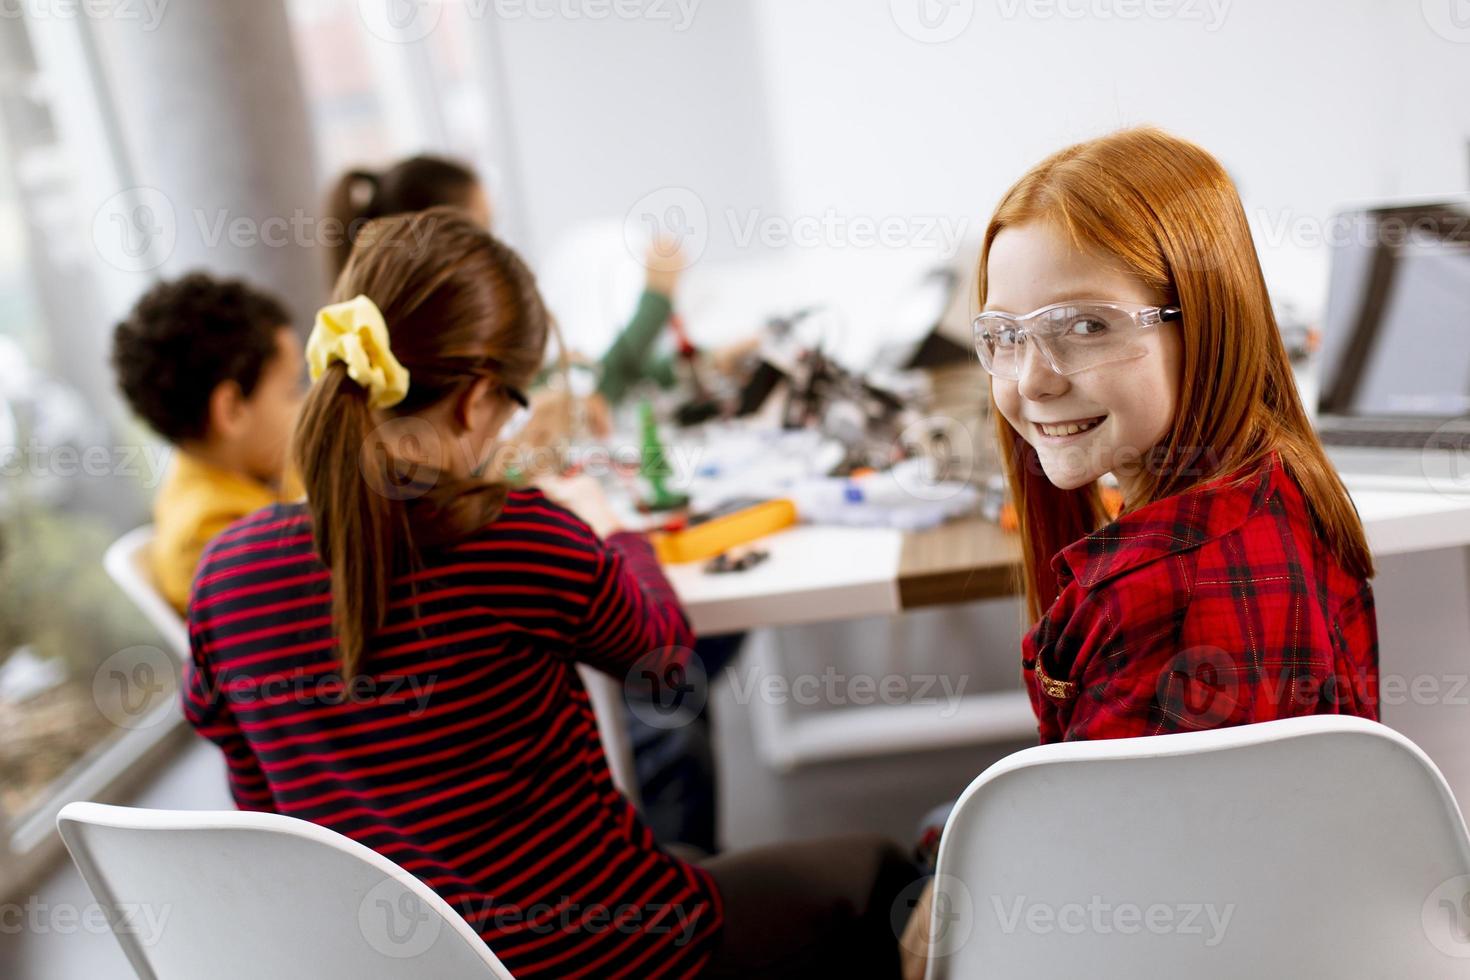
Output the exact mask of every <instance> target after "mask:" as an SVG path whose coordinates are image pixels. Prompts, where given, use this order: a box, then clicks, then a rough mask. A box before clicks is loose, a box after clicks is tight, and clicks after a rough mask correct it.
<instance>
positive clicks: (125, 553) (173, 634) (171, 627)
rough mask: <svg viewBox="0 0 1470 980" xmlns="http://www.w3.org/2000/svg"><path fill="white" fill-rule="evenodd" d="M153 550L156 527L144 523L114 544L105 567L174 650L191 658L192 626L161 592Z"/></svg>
mask: <svg viewBox="0 0 1470 980" xmlns="http://www.w3.org/2000/svg"><path fill="white" fill-rule="evenodd" d="M152 547H153V525H152V524H144V525H143V526H142V527H136V528H133V530H131V531H129V532H128V533H127V534H124V535H123V536H122V537H120V538H118V539H117V540H116V541H114V542H113V543H112V544H111V546H109V547H108V549H107V552H106V553H105V554H104V555H103V556H102V566H103V567H104V568H105V569H107V574H108V576H110V577H111V578H112V580H113V581H114V582H116V583H117V585H118V588H120V589H122V590H123V594H124V595H126V596H127V597H128V598H129V599H131V600H132V602H133V605H135V606H137V607H138V610H139V611H140V612H141V613H142V614H143V615H144V617H146V618H147V620H148V622H149V623H151V624H152V625H153V628H154V629H156V630H158V632H159V633H160V634H162V636H163V639H164V641H165V642H166V643H168V645H169V646H170V647H171V648H173V651H174V653H176V654H178V655H179V657H180V658H182V659H185V660H187V659H188V657H189V627H188V625H187V624H186V623H185V622H184V619H183V617H182V616H180V615H179V614H178V613H177V612H175V611H174V607H173V606H171V605H169V602H168V600H167V599H165V598H164V597H163V593H161V592H159V591H158V582H157V580H156V579H155V578H154V577H153V565H152V560H151V557H150V555H149V551H150V549H151V548H152Z"/></svg>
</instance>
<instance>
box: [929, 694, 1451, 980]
mask: <svg viewBox="0 0 1470 980" xmlns="http://www.w3.org/2000/svg"><path fill="white" fill-rule="evenodd" d="M935 883H936V891H935V895H936V897H935V903H934V909H933V914H932V915H931V919H930V925H931V934H932V935H934V936H935V937H936V939H937V947H936V949H935V955H934V956H933V957H932V958H931V960H930V964H929V969H928V973H927V977H928V978H929V980H941V978H951V977H954V978H970V977H980V976H983V977H986V978H1000V980H1005V978H1013V977H1014V978H1021V977H1025V978H1028V980H1029V978H1035V977H1071V976H1086V977H1130V978H1136V977H1189V978H1191V980H1216V978H1218V980H1226V978H1229V980H1239V978H1241V977H1364V978H1368V977H1374V978H1377V977H1395V978H1397V977H1414V978H1416V980H1429V978H1437V977H1460V978H1463V977H1467V976H1470V959H1467V958H1466V957H1470V932H1467V927H1470V838H1467V836H1466V831H1465V822H1464V820H1463V818H1462V817H1461V814H1460V809H1459V807H1458V806H1457V805H1456V803H1455V799H1454V797H1453V795H1452V794H1451V793H1450V789H1449V787H1448V785H1447V784H1446V783H1445V781H1444V778H1443V776H1441V775H1440V773H1439V770H1438V769H1436V768H1435V766H1434V763H1433V762H1431V761H1430V760H1429V758H1428V757H1427V756H1426V755H1425V754H1424V753H1423V752H1422V751H1420V750H1419V749H1418V747H1417V746H1415V745H1414V744H1413V743H1412V742H1410V741H1409V740H1408V739H1406V738H1404V737H1403V736H1402V735H1399V734H1398V733H1396V732H1394V731H1393V730H1391V729H1389V728H1386V727H1384V726H1383V725H1379V724H1377V723H1375V722H1370V721H1365V720H1362V719H1358V718H1349V717H1337V716H1320V717H1312V718H1294V719H1288V720H1284V721H1277V722H1269V723H1264V724H1257V725H1247V726H1244V727H1239V728H1229V729H1222V730H1218V731H1209V732H1197V733H1188V734H1180V735H1163V736H1157V737H1151V738H1130V739H1116V740H1109V741H1096V742H1070V743H1063V744H1057V745H1047V746H1041V747H1038V748H1033V749H1026V750H1024V751H1021V752H1017V753H1015V754H1014V755H1011V756H1009V757H1007V758H1006V759H1003V760H1002V761H1000V762H998V763H996V764H995V765H993V766H991V767H990V768H989V769H987V770H986V771H985V772H984V773H983V774H982V775H981V776H980V777H979V778H978V779H976V780H975V781H974V782H973V783H971V784H970V786H969V788H968V789H966V790H965V792H964V794H963V795H962V796H961V797H960V799H959V802H958V803H957V804H956V806H955V809H954V812H953V813H952V814H951V816H950V818H949V821H948V823H947V824H946V825H945V831H944V837H943V840H942V842H941V844H940V850H939V865H938V875H937V876H936V878H935Z"/></svg>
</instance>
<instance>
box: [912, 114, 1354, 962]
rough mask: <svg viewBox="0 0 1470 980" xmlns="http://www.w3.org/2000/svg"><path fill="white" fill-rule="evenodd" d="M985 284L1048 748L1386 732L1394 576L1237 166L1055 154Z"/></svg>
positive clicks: (1034, 676)
mask: <svg viewBox="0 0 1470 980" xmlns="http://www.w3.org/2000/svg"><path fill="white" fill-rule="evenodd" d="M978 286H979V297H978V298H979V302H980V310H981V312H980V314H979V315H978V316H977V317H976V319H975V323H974V329H975V345H976V351H977V353H978V354H979V357H980V363H981V364H982V365H983V366H984V367H985V369H986V370H987V371H988V372H989V373H990V376H991V385H990V391H991V399H992V404H993V407H994V408H995V409H996V411H995V413H994V415H995V421H996V437H997V440H998V446H999V449H1000V454H1001V457H1002V459H1003V463H1004V466H1005V470H1006V478H1007V482H1008V484H1009V489H1010V493H1011V497H1012V500H1013V501H1014V503H1015V506H1016V510H1017V513H1018V515H1019V518H1020V532H1021V542H1022V547H1021V552H1022V558H1023V565H1024V569H1023V574H1024V584H1025V594H1026V603H1027V608H1028V612H1029V621H1030V623H1031V628H1030V630H1029V632H1027V634H1026V635H1025V637H1024V638H1023V640H1022V665H1023V670H1024V674H1025V681H1026V686H1027V688H1028V691H1029V693H1030V696H1031V702H1032V706H1033V708H1034V709H1035V712H1036V717H1037V724H1038V730H1039V733H1040V736H1041V741H1042V742H1055V741H1061V740H1064V739H1066V740H1073V739H1097V738H1122V737H1129V736H1138V735H1158V734H1163V733H1169V732H1179V731H1190V730H1197V729H1208V728H1218V727H1223V726H1229V725H1239V724H1245V723H1249V722H1258V721H1270V720H1273V719H1277V718H1284V717H1289V716H1293V715H1309V714H1333V713H1339V714H1351V715H1359V716H1362V717H1366V718H1376V717H1377V714H1378V707H1377V686H1378V635H1377V626H1376V622H1375V619H1374V612H1373V593H1372V590H1371V588H1370V587H1369V584H1368V579H1369V578H1370V577H1371V576H1372V574H1373V563H1372V559H1371V558H1370V556H1369V553H1368V547H1367V544H1366V542H1365V540H1364V537H1363V529H1362V525H1361V524H1360V523H1359V521H1358V517H1357V512H1356V511H1355V510H1354V508H1353V505H1352V502H1351V501H1350V499H1349V498H1348V495H1347V491H1346V490H1345V489H1344V487H1343V485H1342V483H1341V482H1340V481H1339V479H1338V477H1337V475H1336V473H1335V471H1334V470H1333V468H1332V467H1331V465H1330V464H1329V463H1328V462H1327V459H1326V457H1325V455H1324V453H1323V450H1322V446H1321V443H1320V442H1319V441H1318V439H1317V436H1316V434H1315V433H1314V432H1313V430H1312V427H1311V424H1310V422H1309V421H1308V418H1307V415H1306V412H1305V411H1304V410H1303V408H1302V404H1301V400H1300V398H1299V396H1298V394H1297V389H1296V386H1295V382H1294V380H1293V376H1292V372H1291V367H1290V364H1289V363H1288V360H1287V355H1286V350H1285V348H1284V345H1283V344H1282V340H1281V336H1280V334H1279V332H1278V330H1277V327H1276V322H1275V320H1274V318H1273V316H1272V313H1271V304H1270V300H1269V298H1268V296H1267V293H1266V286H1265V282H1264V280H1263V278H1262V275H1261V269H1260V264H1259V262H1258V260H1257V257H1256V253H1255V248H1254V246H1253V245H1252V242H1251V235H1250V230H1249V228H1248V227H1247V224H1246V218H1245V213H1244V211H1243V209H1242V207H1241V204H1240V199H1239V197H1238V196H1237V194H1236V191H1235V188H1234V186H1233V185H1232V184H1231V182H1230V179H1229V177H1228V176H1227V175H1226V173H1225V170H1224V169H1223V168H1222V167H1221V166H1220V164H1219V163H1218V162H1217V161H1216V160H1215V159H1214V158H1213V157H1212V156H1210V155H1209V154H1208V153H1206V152H1205V151H1204V150H1202V149H1200V148H1199V147H1197V146H1195V145H1194V144H1192V143H1188V142H1185V141H1184V140H1181V139H1177V138H1175V137H1172V136H1170V135H1168V134H1166V133H1163V132H1160V131H1158V130H1155V129H1133V130H1125V131H1123V132H1118V133H1114V134H1112V135H1109V136H1106V137H1103V138H1101V139H1096V140H1092V141H1090V142H1086V143H1081V144H1078V145H1076V146H1072V147H1068V148H1067V149H1064V150H1061V151H1060V152H1058V153H1055V154H1053V155H1052V156H1050V157H1048V158H1047V159H1045V160H1043V161H1042V162H1041V163H1039V164H1037V165H1036V166H1035V167H1034V168H1033V169H1032V170H1031V171H1030V172H1029V173H1027V174H1026V175H1025V176H1023V177H1022V178H1021V179H1020V180H1019V181H1018V182H1017V183H1016V184H1015V186H1013V187H1012V188H1011V189H1010V190H1009V191H1008V192H1006V194H1005V196H1004V197H1003V198H1002V199H1001V202H1000V205H999V206H998V208H997V209H996V212H995V215H994V217H992V219H991V221H990V225H989V227H988V228H987V230H986V234H985V239H984V244H983V246H982V250H981V253H980V264H979V273H978ZM1109 473H1111V474H1112V475H1113V477H1114V478H1115V479H1116V481H1117V483H1118V487H1119V489H1120V490H1121V491H1122V495H1123V505H1122V508H1121V513H1117V514H1113V513H1109V512H1108V508H1107V507H1106V506H1105V505H1104V500H1103V497H1102V495H1101V493H1100V492H1099V480H1100V478H1102V477H1103V476H1104V475H1105V474H1109ZM941 863H942V862H941ZM929 901H930V900H929V897H928V896H927V895H926V897H925V899H924V903H923V905H922V907H921V909H920V910H919V911H918V912H916V914H915V915H914V916H913V917H912V918H911V919H910V922H909V932H908V934H906V935H905V937H904V943H903V945H904V948H905V949H906V950H907V951H908V956H907V960H906V964H905V968H906V974H905V975H906V976H910V975H917V973H918V971H920V970H922V961H923V955H922V950H924V949H925V948H926V945H927V930H928V928H929V926H930V923H929V919H930V914H929Z"/></svg>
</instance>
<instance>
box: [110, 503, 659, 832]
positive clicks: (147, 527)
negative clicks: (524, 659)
mask: <svg viewBox="0 0 1470 980" xmlns="http://www.w3.org/2000/svg"><path fill="white" fill-rule="evenodd" d="M152 546H153V525H152V524H144V525H143V526H142V527H137V528H134V529H133V530H131V531H129V532H128V533H127V534H124V535H123V536H122V537H120V538H118V539H117V540H116V541H114V542H113V543H112V544H111V545H110V546H109V547H108V549H107V552H106V554H104V555H103V557H102V564H103V567H105V568H106V569H107V574H108V575H109V576H111V578H112V580H113V581H114V582H116V583H117V585H118V588H120V589H122V590H123V593H124V594H125V595H126V596H127V597H128V598H129V599H131V600H132V601H133V604H134V605H135V606H137V607H138V609H139V610H140V611H141V612H142V613H143V615H144V616H145V617H146V618H147V619H148V622H150V623H152V624H153V627H154V628H155V629H157V630H158V632H159V633H161V634H162V635H163V638H164V641H165V642H167V643H168V645H169V646H170V647H171V648H172V649H173V651H174V653H176V654H178V656H179V658H180V659H181V660H188V659H189V627H188V625H187V624H186V623H185V622H184V620H183V617H181V616H180V615H179V614H178V613H177V612H175V611H174V607H173V606H171V605H169V603H168V600H167V599H165V598H164V597H163V595H162V594H161V593H160V592H159V591H158V585H157V582H156V580H155V579H154V577H153V567H152V564H151V559H150V556H149V550H150V549H151V548H152ZM577 671H578V672H579V673H580V674H581V677H582V685H583V686H584V687H585V688H586V689H587V696H588V699H589V700H590V701H591V702H592V712H593V714H594V715H595V716H596V718H597V730H598V733H599V734H600V735H601V736H602V746H603V750H604V751H605V752H606V754H607V760H608V768H609V769H610V770H611V772H612V779H613V785H614V786H616V787H617V788H618V790H619V791H620V792H621V793H622V794H623V795H624V796H626V797H627V798H628V799H629V800H631V801H632V802H633V805H634V806H640V805H641V803H642V801H641V799H640V797H639V793H638V770H637V769H636V767H635V766H634V764H633V740H632V738H630V737H629V735H628V726H627V724H626V723H625V721H624V718H623V689H622V685H620V684H619V683H618V682H617V681H615V680H613V679H612V678H611V677H609V676H607V675H606V674H603V673H600V672H599V671H596V670H593V669H592V668H591V667H587V666H583V665H581V664H579V665H578V666H577Z"/></svg>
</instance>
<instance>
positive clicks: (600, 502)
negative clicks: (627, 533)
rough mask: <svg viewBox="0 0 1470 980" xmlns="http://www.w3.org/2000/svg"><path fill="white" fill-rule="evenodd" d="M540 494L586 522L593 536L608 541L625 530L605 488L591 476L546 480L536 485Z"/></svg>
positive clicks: (541, 480)
mask: <svg viewBox="0 0 1470 980" xmlns="http://www.w3.org/2000/svg"><path fill="white" fill-rule="evenodd" d="M536 485H537V486H538V487H540V488H541V492H542V493H544V494H546V496H547V497H549V498H550V499H551V500H552V501H553V502H554V503H558V504H560V505H561V506H563V507H565V508H566V509H567V510H569V511H571V512H572V513H573V514H576V515H577V516H578V517H580V518H581V519H582V520H584V521H586V522H587V526H588V527H590V528H592V531H593V533H594V534H596V535H597V536H598V537H599V538H606V537H607V536H608V535H609V534H613V533H615V532H617V531H621V530H622V529H623V522H622V521H621V520H619V519H618V515H617V514H616V513H615V512H614V511H613V508H612V504H610V503H609V502H608V499H607V494H606V493H604V492H603V489H602V484H600V483H598V482H597V481H596V480H594V479H592V477H590V476H571V477H560V476H546V477H542V478H541V479H539V480H537V481H536Z"/></svg>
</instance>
